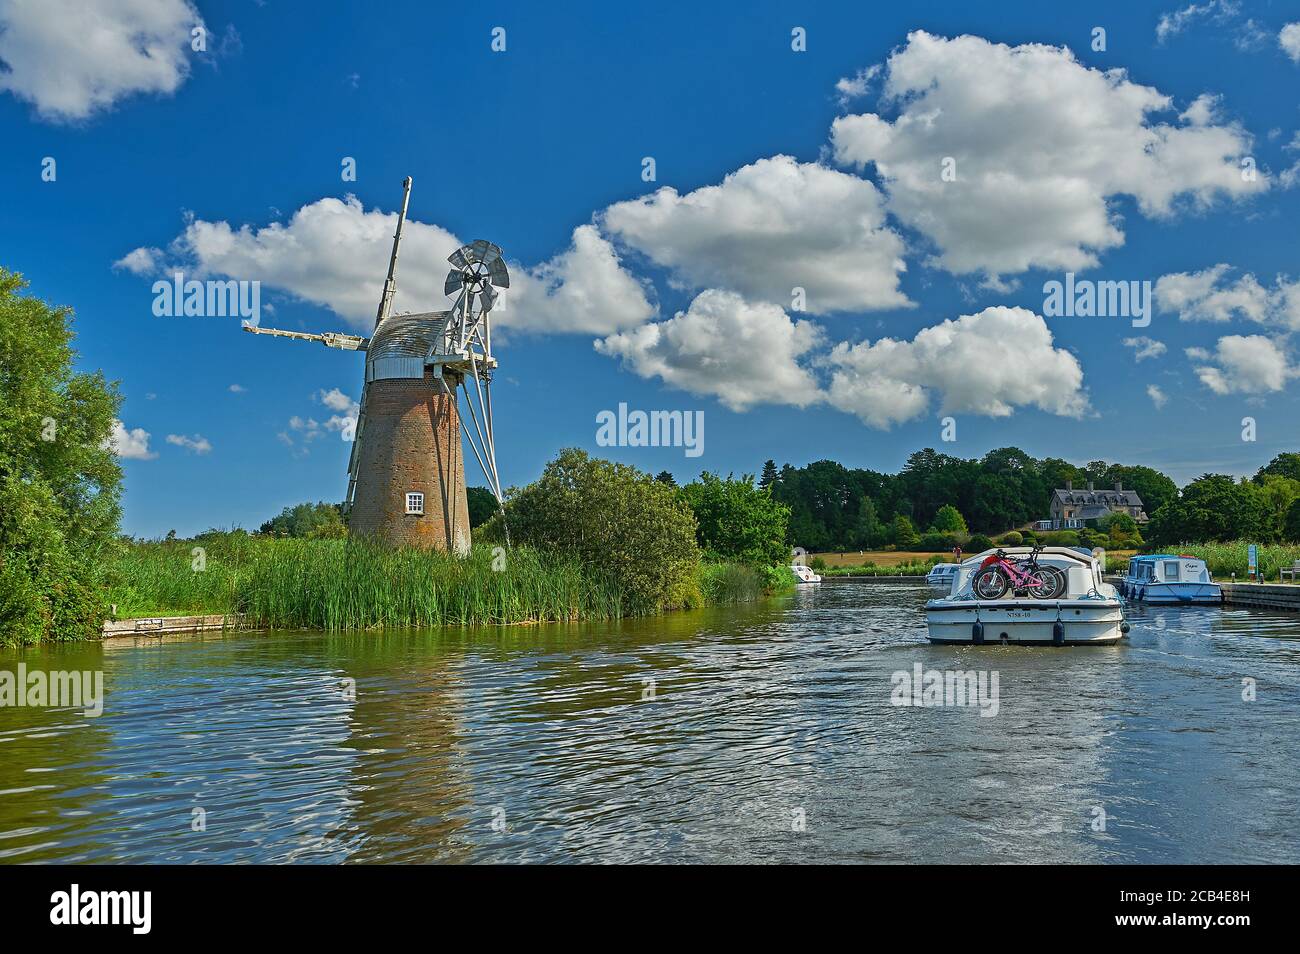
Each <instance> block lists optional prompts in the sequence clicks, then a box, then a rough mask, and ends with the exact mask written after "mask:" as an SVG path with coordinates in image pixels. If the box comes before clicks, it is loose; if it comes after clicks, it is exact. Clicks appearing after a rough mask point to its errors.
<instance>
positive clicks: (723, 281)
mask: <svg viewBox="0 0 1300 954" xmlns="http://www.w3.org/2000/svg"><path fill="white" fill-rule="evenodd" d="M598 219H599V221H600V223H601V225H602V227H603V228H604V229H605V230H606V231H607V232H608V233H609V235H611V236H612V237H614V238H616V239H618V240H619V241H621V242H623V243H626V244H627V245H628V246H630V247H631V248H634V249H636V250H637V251H638V252H641V253H642V254H644V255H645V256H646V257H647V258H649V259H650V260H651V261H653V262H654V263H655V264H657V265H660V266H663V267H664V268H667V269H669V270H670V272H671V274H672V277H673V280H674V282H675V284H677V285H679V286H681V287H684V288H691V289H699V288H710V289H713V288H717V289H726V290H729V291H734V292H736V293H737V294H739V295H741V296H742V297H744V298H746V299H748V300H750V301H766V302H770V303H773V304H779V305H784V306H789V305H790V304H791V301H792V297H793V292H792V289H794V288H802V289H804V290H805V294H806V305H805V310H807V311H809V312H811V313H814V314H825V313H827V312H834V311H847V310H862V311H865V310H872V309H881V308H897V307H907V306H909V305H910V304H911V302H910V301H909V300H908V299H907V297H906V296H905V295H904V294H903V293H902V291H900V290H899V287H898V281H899V275H900V274H901V273H902V272H903V271H904V270H905V268H906V264H905V262H904V261H903V252H904V245H903V240H902V238H901V237H900V236H899V235H898V233H897V232H895V231H894V230H893V229H891V228H889V227H888V225H887V224H886V222H885V210H884V205H883V203H882V201H881V196H880V193H879V191H878V190H877V189H876V187H875V186H874V185H872V184H871V183H870V182H868V181H866V180H865V179H861V178H858V177H857V176H852V175H847V174H845V173H843V172H840V171H838V170H835V169H828V168H826V167H824V166H820V165H817V164H814V163H800V162H797V161H795V160H794V159H792V158H790V157H789V156H774V157H772V158H770V159H760V160H758V161H757V162H754V163H752V164H750V165H747V166H744V167H743V168H741V169H738V170H736V171H735V172H732V173H731V174H729V175H728V176H726V178H725V179H724V180H723V181H722V184H721V185H713V186H705V187H703V188H700V189H696V190H695V191H694V192H688V193H686V194H685V195H682V194H680V193H678V192H677V190H676V189H673V188H671V187H668V186H665V187H664V188H661V189H659V190H658V191H656V192H654V193H652V194H651V195H648V196H646V197H644V198H641V199H634V200H630V201H627V202H618V203H616V204H614V205H612V206H610V207H609V208H608V209H606V210H605V211H604V212H603V213H602V214H601V215H600V216H599V217H598Z"/></svg>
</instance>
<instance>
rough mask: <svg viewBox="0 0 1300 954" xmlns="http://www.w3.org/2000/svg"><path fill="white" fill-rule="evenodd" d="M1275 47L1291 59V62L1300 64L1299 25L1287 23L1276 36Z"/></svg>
mask: <svg viewBox="0 0 1300 954" xmlns="http://www.w3.org/2000/svg"><path fill="white" fill-rule="evenodd" d="M1277 45H1278V46H1280V47H1282V52H1283V53H1285V54H1286V55H1287V56H1289V57H1290V58H1291V62H1293V63H1300V23H1288V24H1287V25H1286V26H1284V27H1282V29H1281V31H1280V32H1279V33H1278V35H1277Z"/></svg>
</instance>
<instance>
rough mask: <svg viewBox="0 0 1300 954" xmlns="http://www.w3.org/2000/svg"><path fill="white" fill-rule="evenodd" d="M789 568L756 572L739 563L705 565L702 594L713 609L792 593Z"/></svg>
mask: <svg viewBox="0 0 1300 954" xmlns="http://www.w3.org/2000/svg"><path fill="white" fill-rule="evenodd" d="M794 584H795V578H794V573H792V572H791V571H790V568H789V567H785V566H780V567H769V568H765V569H754V568H753V567H748V566H742V565H740V564H738V563H705V564H704V565H703V566H702V567H701V568H700V592H701V593H702V594H703V595H704V602H705V603H706V604H709V605H712V606H725V605H730V604H733V603H749V602H752V601H753V600H757V599H761V598H762V597H763V596H766V595H768V594H770V593H776V592H780V591H782V590H786V589H792V588H793V587H794Z"/></svg>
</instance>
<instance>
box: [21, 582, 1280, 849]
mask: <svg viewBox="0 0 1300 954" xmlns="http://www.w3.org/2000/svg"><path fill="white" fill-rule="evenodd" d="M925 598H926V594H925V591H924V590H922V589H919V588H916V587H911V586H893V585H886V584H876V585H867V584H863V585H822V586H820V587H810V588H805V589H803V590H801V591H800V592H799V593H797V594H795V595H794V596H792V597H788V598H785V599H781V600H774V601H770V602H768V603H765V604H761V605H756V606H749V607H742V608H739V609H727V610H715V611H704V612H699V613H689V614H676V615H671V616H666V617H662V618H658V619H654V620H638V621H629V622H624V623H620V624H616V625H612V626H610V625H601V626H594V625H573V626H548V627H541V628H525V627H503V628H500V629H491V630H476V631H462V630H449V631H442V632H413V633H390V634H385V635H376V634H368V635H355V636H324V635H321V634H315V633H299V634H284V633H277V634H273V635H243V636H237V637H235V636H232V637H207V638H203V639H197V638H186V639H182V640H175V641H167V642H162V641H153V642H149V643H147V644H141V645H122V644H120V643H119V644H109V645H104V646H99V645H90V646H76V647H71V648H58V647H56V648H51V649H47V650H42V651H39V652H31V651H29V652H26V653H21V654H20V653H15V652H5V653H0V668H5V669H10V670H13V669H15V668H16V665H17V663H18V662H19V661H22V662H25V663H26V664H27V667H28V669H29V670H30V669H32V668H36V667H40V668H46V669H50V670H56V669H62V670H67V669H102V670H103V671H104V678H105V685H106V702H105V710H104V713H103V715H102V716H100V717H98V718H88V717H86V716H84V715H83V713H82V712H81V710H68V709H63V710H50V709H30V708H23V709H14V708H0V859H2V860H6V861H95V862H118V861H129V862H180V863H187V862H286V861H310V862H333V861H563V860H583V861H733V862H746V861H892V862H899V861H908V862H938V861H943V862H969V861H997V862H1015V861H1024V862H1062V861H1068V862H1101V861H1117V862H1159V861H1165V862H1262V861H1279V862H1280V861H1287V862H1296V861H1300V835H1298V834H1297V832H1296V827H1295V819H1296V817H1297V809H1298V808H1300V805H1298V804H1297V802H1298V800H1300V794H1298V793H1300V784H1298V783H1300V768H1298V764H1300V763H1298V758H1297V757H1298V756H1300V732H1297V729H1300V639H1298V638H1297V637H1300V616H1294V615H1275V614H1269V613H1267V612H1261V611H1256V610H1245V609H1225V610H1219V609H1206V608H1177V607H1171V608H1158V609H1157V608H1143V607H1135V608H1133V609H1132V610H1131V611H1130V615H1131V619H1132V621H1133V624H1134V626H1133V632H1132V634H1131V637H1130V639H1129V640H1128V641H1127V643H1125V644H1123V645H1120V646H1116V647H1080V648H1070V649H1051V648H1024V647H993V646H990V647H979V648H975V647H938V646H930V645H929V644H928V643H927V642H926V641H925V622H924V619H923V615H922V612H921V608H922V604H923V602H924V600H925ZM917 663H920V664H921V665H922V667H923V668H924V669H941V670H953V669H978V670H996V671H997V673H998V678H999V697H998V703H999V704H998V710H997V714H996V715H995V716H992V717H985V716H981V715H980V710H979V709H978V708H974V707H946V708H938V707H936V708H917V707H901V706H895V705H892V704H891V702H890V698H891V692H892V689H893V685H892V684H891V674H892V673H894V672H896V671H900V670H903V671H911V670H912V667H913V666H914V665H915V664H917ZM348 679H354V680H355V681H356V693H355V700H353V699H352V698H350V697H349V693H348V692H347V680H348ZM1243 679H1253V680H1255V686H1256V693H1257V697H1256V699H1255V701H1252V702H1246V701H1243V699H1242V692H1243V682H1242V680H1243ZM650 680H652V681H653V682H650ZM649 695H652V696H653V698H645V697H646V696H649ZM195 809H202V811H203V812H204V813H206V815H205V821H206V830H205V831H200V832H196V831H193V830H192V827H193V826H192V822H193V820H194V818H195V817H196V812H195ZM1099 812H1104V813H1105V816H1104V818H1105V830H1104V831H1100V830H1094V827H1096V826H1098V825H1099V821H1098V819H1100V818H1101V817H1102V816H1101V815H1100V814H1099ZM801 821H802V824H800V822H801ZM800 827H802V829H803V830H797V829H799V828H800Z"/></svg>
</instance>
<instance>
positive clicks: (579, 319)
mask: <svg viewBox="0 0 1300 954" xmlns="http://www.w3.org/2000/svg"><path fill="white" fill-rule="evenodd" d="M654 315H655V306H654V305H652V304H651V302H650V297H649V293H648V291H647V283H644V282H642V281H640V280H638V279H637V278H635V277H633V275H632V274H631V273H630V272H628V271H627V270H626V269H625V268H624V267H623V265H622V262H621V261H620V260H619V257H618V254H617V253H616V252H615V251H614V246H613V245H611V244H610V242H609V240H608V239H606V238H605V237H604V236H602V235H601V234H600V232H599V231H598V230H597V229H596V227H595V226H593V225H580V226H578V228H576V229H574V230H573V244H572V245H571V246H570V247H569V248H568V249H567V250H566V251H564V252H561V253H560V254H559V255H557V256H555V257H554V258H553V259H551V260H550V261H548V262H544V263H543V264H541V265H538V266H536V267H535V268H530V269H521V270H519V271H517V272H516V273H515V274H512V275H511V280H510V291H509V292H508V294H507V295H506V301H505V307H504V308H503V309H502V311H501V312H500V315H499V320H500V323H501V324H502V325H503V326H504V327H508V328H521V329H526V330H530V331H541V332H548V331H549V332H559V331H575V332H587V333H589V334H598V335H604V334H609V333H610V332H614V331H622V330H623V329H625V328H634V327H636V326H637V325H640V324H642V323H643V322H645V321H648V320H649V319H650V318H652V317H654Z"/></svg>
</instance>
